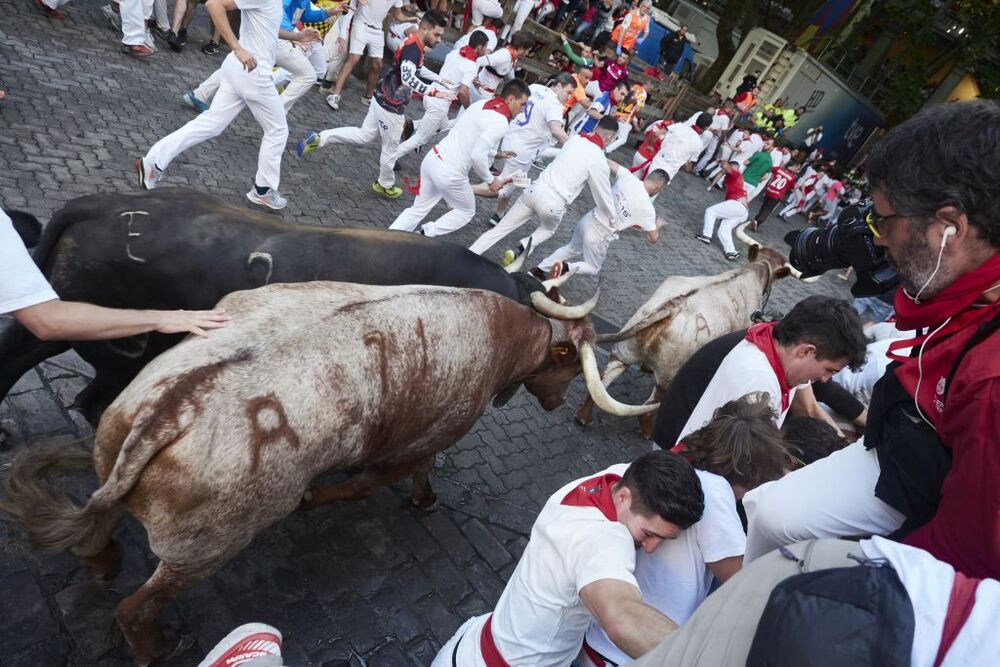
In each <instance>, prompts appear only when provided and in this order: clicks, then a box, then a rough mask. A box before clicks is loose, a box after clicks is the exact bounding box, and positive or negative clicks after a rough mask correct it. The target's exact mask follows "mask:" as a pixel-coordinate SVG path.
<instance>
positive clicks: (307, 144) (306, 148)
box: [295, 132, 320, 157]
mask: <svg viewBox="0 0 1000 667" xmlns="http://www.w3.org/2000/svg"><path fill="white" fill-rule="evenodd" d="M319 144H320V138H319V133H318V132H310V133H309V135H308V136H306V138H305V139H303V140H302V141H300V142H299V145H298V148H296V149H295V152H296V153H298V155H299V157H305V156H306V155H308V154H309V153H312V152H313V151H314V150H316V149H317V148H319Z"/></svg>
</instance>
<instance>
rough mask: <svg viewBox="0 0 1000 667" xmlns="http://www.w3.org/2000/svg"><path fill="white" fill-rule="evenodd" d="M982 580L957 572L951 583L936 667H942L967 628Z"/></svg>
mask: <svg viewBox="0 0 1000 667" xmlns="http://www.w3.org/2000/svg"><path fill="white" fill-rule="evenodd" d="M980 581H981V580H980V579H973V578H971V577H967V576H965V575H964V574H962V573H961V572H955V579H954V580H953V581H952V582H951V594H950V595H949V596H948V609H947V610H946V611H945V616H944V628H943V629H942V630H941V641H940V642H939V643H938V652H937V656H936V657H935V658H934V667H940V665H941V663H942V662H944V658H945V656H947V655H948V650H949V649H951V645H952V644H954V643H955V640H956V639H958V635H959V633H960V632H961V631H962V628H963V627H964V626H965V622H966V621H967V620H969V616H971V615H972V608H973V607H975V606H976V589H978V588H979V583H980Z"/></svg>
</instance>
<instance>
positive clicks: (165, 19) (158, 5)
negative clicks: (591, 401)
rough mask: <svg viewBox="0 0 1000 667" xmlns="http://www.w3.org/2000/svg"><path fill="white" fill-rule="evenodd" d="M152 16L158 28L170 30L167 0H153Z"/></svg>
mask: <svg viewBox="0 0 1000 667" xmlns="http://www.w3.org/2000/svg"><path fill="white" fill-rule="evenodd" d="M153 18H154V19H156V27H157V28H159V29H160V30H170V18H171V16H170V12H169V10H168V8H167V0H153Z"/></svg>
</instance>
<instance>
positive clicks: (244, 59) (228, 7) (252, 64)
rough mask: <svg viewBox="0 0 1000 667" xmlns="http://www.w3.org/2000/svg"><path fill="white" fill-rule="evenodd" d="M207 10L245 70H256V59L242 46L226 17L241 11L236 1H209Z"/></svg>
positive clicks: (206, 5)
mask: <svg viewBox="0 0 1000 667" xmlns="http://www.w3.org/2000/svg"><path fill="white" fill-rule="evenodd" d="M205 9H206V10H208V15H209V16H210V17H211V19H212V25H214V26H215V29H216V30H218V31H219V35H220V36H221V37H222V39H224V40H225V42H226V44H228V45H229V48H230V49H232V50H233V55H234V56H236V59H237V60H239V61H240V64H242V65H243V69H245V70H246V71H248V72H252V71H253V70H254V69H256V68H257V60H256V58H254V57H253V56H252V55H250V52H249V51H247V50H246V49H244V48H243V45H242V44H240V40H238V39H237V38H236V34H235V33H234V32H233V29H232V28H231V27H229V19H228V18H227V17H226V12H228V11H234V10H237V9H239V7H237V6H236V0H208V1H207V2H206V3H205Z"/></svg>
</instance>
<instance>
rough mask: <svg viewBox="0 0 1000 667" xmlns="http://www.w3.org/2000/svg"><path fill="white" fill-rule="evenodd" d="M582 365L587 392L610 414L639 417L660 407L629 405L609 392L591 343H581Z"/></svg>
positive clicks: (595, 403)
mask: <svg viewBox="0 0 1000 667" xmlns="http://www.w3.org/2000/svg"><path fill="white" fill-rule="evenodd" d="M580 365H581V367H582V368H583V379H584V381H585V382H586V383H587V393H588V394H590V397H591V398H592V399H593V400H594V405H596V406H597V407H599V408H600V409H601V410H603V411H604V412H607V413H608V414H611V415H615V416H618V417H638V416H641V415H644V414H647V413H650V412H653V411H654V410H656V409H657V408H659V407H660V404H659V403H650V404H647V405H628V404H626V403H622V402H620V401H618V400H616V399H615V398H613V397H612V396H611V394H609V393H608V390H607V388H606V387H605V386H604V383H603V382H601V372H600V371H599V370H598V368H597V357H596V356H595V355H594V347H593V345H591V344H590V343H583V344H582V345H580Z"/></svg>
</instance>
